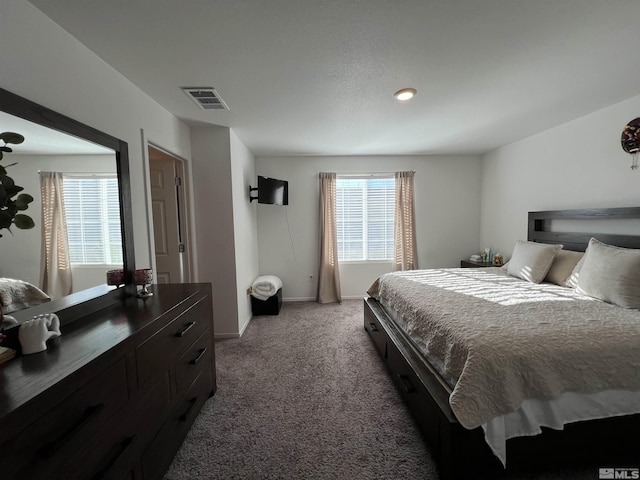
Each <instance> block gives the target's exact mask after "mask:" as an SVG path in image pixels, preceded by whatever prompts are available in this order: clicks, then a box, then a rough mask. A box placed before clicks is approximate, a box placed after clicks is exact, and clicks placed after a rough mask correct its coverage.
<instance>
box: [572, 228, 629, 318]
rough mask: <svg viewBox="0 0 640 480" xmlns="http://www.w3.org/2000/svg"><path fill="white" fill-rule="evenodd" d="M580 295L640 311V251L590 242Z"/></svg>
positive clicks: (578, 290)
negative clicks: (639, 309)
mask: <svg viewBox="0 0 640 480" xmlns="http://www.w3.org/2000/svg"><path fill="white" fill-rule="evenodd" d="M577 292H578V293H582V294H583V295H588V296H590V297H593V298H597V299H599V300H604V301H605V302H609V303H613V304H614V305H618V306H620V307H624V308H640V250H635V249H631V248H622V247H614V246H613V245H607V244H606V243H602V242H600V241H598V240H596V239H595V238H592V239H591V240H590V241H589V246H588V247H587V251H586V252H585V254H584V262H583V263H582V267H581V268H580V276H579V277H578V288H577Z"/></svg>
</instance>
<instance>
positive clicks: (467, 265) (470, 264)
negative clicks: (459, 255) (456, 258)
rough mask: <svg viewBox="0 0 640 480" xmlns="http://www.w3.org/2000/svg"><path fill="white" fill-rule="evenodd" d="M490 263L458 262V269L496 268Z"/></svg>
mask: <svg viewBox="0 0 640 480" xmlns="http://www.w3.org/2000/svg"><path fill="white" fill-rule="evenodd" d="M497 266H498V265H494V264H493V263H490V262H476V261H474V260H460V268H485V267H497Z"/></svg>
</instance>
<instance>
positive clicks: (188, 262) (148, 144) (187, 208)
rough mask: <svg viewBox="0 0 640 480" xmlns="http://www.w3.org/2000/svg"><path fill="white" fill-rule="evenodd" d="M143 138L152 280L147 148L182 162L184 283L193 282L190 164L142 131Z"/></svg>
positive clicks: (153, 252)
mask: <svg viewBox="0 0 640 480" xmlns="http://www.w3.org/2000/svg"><path fill="white" fill-rule="evenodd" d="M142 135H143V139H142V145H143V159H144V162H143V164H144V169H143V170H144V172H143V173H144V186H145V198H146V213H147V238H148V242H149V243H148V245H149V263H150V265H151V268H152V269H153V272H154V281H157V278H156V277H155V272H156V249H155V238H154V233H153V232H154V229H153V204H152V199H151V180H150V176H149V175H150V171H151V165H150V160H149V148H153V149H155V150H159V151H161V152H162V153H164V154H166V155H169V156H170V157H172V158H174V159H175V160H176V161H177V162H179V163H181V164H182V170H183V172H184V175H183V178H182V187H183V189H184V190H183V191H184V200H185V201H184V202H183V203H184V205H183V209H184V217H183V218H184V227H185V228H184V232H183V242H182V243H184V246H185V249H186V250H187V251H188V252H189V255H187V258H186V259H185V262H184V279H183V282H184V283H190V282H195V281H196V279H197V278H198V272H197V267H196V265H197V263H198V262H197V261H196V257H197V252H196V247H195V241H194V239H195V238H196V232H195V221H194V216H193V215H194V212H193V189H192V188H191V185H192V181H191V168H190V167H191V165H190V162H189V161H188V160H187V159H185V158H183V157H181V156H180V155H176V154H175V153H173V152H171V151H170V150H167V149H166V148H164V147H162V146H160V145H159V144H158V143H157V142H154V141H153V140H150V139H148V138H146V137H145V135H144V132H142Z"/></svg>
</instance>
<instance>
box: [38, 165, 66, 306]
mask: <svg viewBox="0 0 640 480" xmlns="http://www.w3.org/2000/svg"><path fill="white" fill-rule="evenodd" d="M62 183H63V180H62V174H61V173H57V172H41V173H40V193H41V195H42V258H41V261H40V263H41V268H40V280H41V284H42V289H43V290H44V291H45V292H46V293H47V294H48V295H49V296H50V297H52V298H60V297H64V296H65V295H69V294H70V293H71V291H72V286H73V284H72V281H71V264H70V262H69V241H68V238H67V220H66V216H65V211H64V189H63V186H62Z"/></svg>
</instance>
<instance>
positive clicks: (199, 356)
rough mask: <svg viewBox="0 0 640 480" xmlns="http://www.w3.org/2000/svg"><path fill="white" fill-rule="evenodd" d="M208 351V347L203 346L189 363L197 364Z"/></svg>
mask: <svg viewBox="0 0 640 480" xmlns="http://www.w3.org/2000/svg"><path fill="white" fill-rule="evenodd" d="M206 352H207V347H204V348H201V349H200V351H199V352H198V356H197V357H196V358H194V359H193V360H191V361H190V362H189V363H190V364H191V365H196V364H197V363H198V362H199V361H200V359H201V358H202V357H203V356H204V354H205V353H206Z"/></svg>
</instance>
